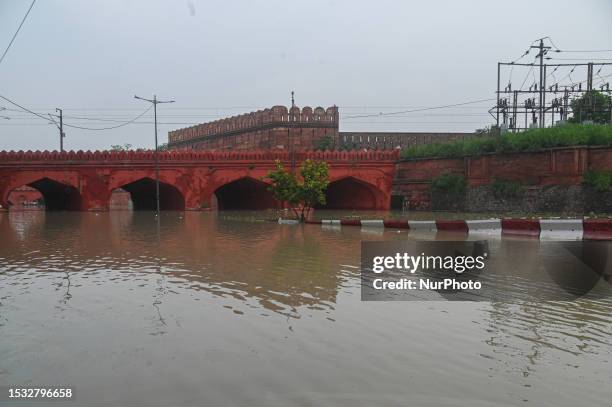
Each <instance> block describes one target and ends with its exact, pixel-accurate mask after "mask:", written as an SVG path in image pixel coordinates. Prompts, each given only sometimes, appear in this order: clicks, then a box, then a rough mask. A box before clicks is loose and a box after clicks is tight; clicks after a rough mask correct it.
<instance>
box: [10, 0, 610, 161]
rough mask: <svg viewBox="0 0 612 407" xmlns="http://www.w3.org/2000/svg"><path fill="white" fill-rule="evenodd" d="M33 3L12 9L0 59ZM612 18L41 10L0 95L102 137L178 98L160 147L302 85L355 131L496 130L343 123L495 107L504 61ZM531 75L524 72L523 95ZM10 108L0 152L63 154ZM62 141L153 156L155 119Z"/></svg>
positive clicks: (300, 96)
mask: <svg viewBox="0 0 612 407" xmlns="http://www.w3.org/2000/svg"><path fill="white" fill-rule="evenodd" d="M30 3H31V0H0V53H1V52H3V51H4V49H5V47H6V46H7V45H8V43H9V41H10V38H11V36H12V35H13V33H14V32H15V30H16V29H17V27H18V25H19V22H20V21H21V19H22V18H23V16H24V14H25V12H26V11H27V9H28V7H29V5H30ZM611 20H612V1H610V0H582V1H576V0H572V1H563V0H555V1H537V2H536V1H533V0H531V1H528V0H515V1H512V2H511V3H509V2H504V3H502V2H497V1H491V0H483V1H457V0H448V1H441V0H439V1H436V0H429V1H399V0H396V1H384V0H377V1H372V0H370V1H361V0H320V1H319V0H309V1H301V2H298V1H290V0H282V1H281V0H278V1H277V0H219V1H210V0H207V1H205V0H190V1H184V0H104V1H94V0H88V1H83V0H38V1H37V2H36V4H35V6H34V8H33V9H32V12H31V13H30V15H29V17H28V19H27V21H26V23H25V24H24V26H23V28H22V30H21V32H20V33H19V35H18V37H17V39H16V40H15V42H14V44H13V46H12V48H11V49H10V51H9V52H8V54H7V56H6V58H5V60H4V62H3V63H2V64H1V65H0V95H3V96H5V97H8V98H9V99H12V100H14V101H15V102H17V103H19V104H21V105H23V106H25V107H27V108H30V109H32V110H34V111H36V112H38V113H40V114H43V115H46V114H47V113H54V109H55V108H56V107H62V108H63V109H64V115H65V117H66V118H65V122H66V123H67V124H71V125H76V126H81V127H92V128H100V127H110V126H116V125H118V124H121V122H124V121H127V120H130V119H131V118H133V117H135V116H137V115H138V114H140V113H142V112H143V111H144V110H145V109H146V108H147V107H148V106H147V104H146V103H144V102H142V101H138V100H135V99H134V98H133V96H134V94H138V95H140V96H144V97H152V95H153V94H154V93H155V94H157V95H158V97H159V98H162V99H174V100H176V103H174V104H171V105H160V106H159V120H160V123H161V124H160V126H159V129H160V138H161V141H166V139H167V132H168V130H171V129H176V128H180V127H186V126H188V125H190V123H199V122H206V121H210V120H214V119H215V118H219V117H224V116H230V115H234V114H239V113H244V112H249V111H252V110H257V109H258V108H265V107H270V106H273V105H277V104H285V105H288V104H289V103H290V92H291V90H294V91H295V94H296V104H298V105H299V106H304V105H310V106H313V107H315V106H317V105H321V106H324V107H327V106H331V105H334V104H336V105H338V106H340V111H341V122H340V129H341V130H344V131H472V130H474V129H476V128H480V127H484V126H486V125H489V124H491V119H490V117H489V116H488V115H487V110H488V108H489V107H491V106H492V102H482V103H477V104H473V105H465V106H462V107H457V108H453V109H440V110H433V111H426V112H419V113H412V114H403V115H396V116H384V117H381V118H371V117H369V118H348V117H346V116H353V115H360V114H363V113H378V112H395V111H401V110H409V109H411V108H413V107H421V106H422V107H427V106H439V105H446V104H454V103H461V102H466V101H473V100H480V99H486V98H493V97H494V96H495V95H494V91H495V85H496V66H497V62H498V61H500V60H501V61H510V60H513V59H516V58H518V57H519V56H521V54H522V53H523V52H524V51H525V50H526V49H527V48H528V47H529V45H530V44H531V43H532V42H533V40H535V39H537V38H540V37H543V36H550V37H551V38H552V40H553V42H554V44H555V45H556V46H557V47H559V48H560V49H563V50H604V49H612V24H610V21H611ZM556 56H558V57H559V58H561V57H566V58H570V57H573V58H586V57H590V56H593V57H595V58H600V59H603V58H612V53H594V54H584V53H573V54H571V53H570V54H563V53H560V54H557V55H556ZM532 60H533V55H530V56H528V57H525V58H524V60H523V61H524V62H531V61H532ZM523 61H521V62H523ZM611 61H612V60H611ZM611 73H612V69H610V68H607V69H604V70H602V71H601V72H600V75H601V76H603V77H605V76H606V75H609V74H611ZM565 74H566V73H565V72H558V76H557V77H556V78H557V79H561V78H563V76H564V75H565ZM575 75H578V76H579V74H578V73H576V74H575ZM525 78H527V85H526V86H528V85H529V84H530V82H531V81H532V79H531V78H530V77H529V76H528V75H525V73H524V72H522V71H521V72H518V71H517V72H513V79H512V81H513V84H514V87H517V86H519V85H520V84H521V83H522V82H523V81H524V80H525ZM506 80H508V79H505V81H506ZM568 80H569V79H568ZM571 80H576V81H577V80H578V79H576V78H574V77H572V78H571ZM2 107H4V108H6V109H7V110H2V111H0V149H9V150H10V149H16V150H18V149H57V148H58V147H59V141H58V135H57V134H58V131H57V128H56V127H55V126H54V125H52V124H48V123H47V122H46V121H44V120H42V119H39V118H37V117H35V116H32V115H30V114H28V113H20V112H16V111H13V110H11V109H15V107H14V106H12V105H10V104H9V103H8V102H5V101H2V100H0V109H2ZM7 117H8V118H9V119H7ZM66 135H67V137H66V139H65V145H66V147H67V148H69V149H83V150H86V149H105V148H108V147H110V146H111V145H112V144H123V143H130V144H132V145H134V146H137V147H151V146H152V144H153V125H152V112H150V113H148V114H147V115H145V116H143V117H142V118H141V119H138V120H137V121H136V122H135V123H134V124H131V125H128V126H124V127H121V128H118V129H113V130H105V131H87V130H80V129H75V128H66Z"/></svg>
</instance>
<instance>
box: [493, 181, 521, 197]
mask: <svg viewBox="0 0 612 407" xmlns="http://www.w3.org/2000/svg"><path fill="white" fill-rule="evenodd" d="M491 190H492V191H493V195H495V197H497V198H501V199H508V198H517V197H519V196H521V195H522V194H523V192H524V191H525V186H524V185H523V184H521V183H520V182H517V181H511V180H507V179H503V178H494V179H493V182H492V183H491Z"/></svg>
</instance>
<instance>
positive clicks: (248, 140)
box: [168, 106, 339, 150]
mask: <svg viewBox="0 0 612 407" xmlns="http://www.w3.org/2000/svg"><path fill="white" fill-rule="evenodd" d="M338 124H339V119H338V108H337V107H336V106H332V107H328V108H327V109H324V108H322V107H317V108H315V109H312V108H310V107H308V106H305V107H304V108H302V109H300V108H299V107H297V106H293V107H291V108H290V109H287V108H286V107H285V106H274V107H272V108H270V109H264V110H258V111H256V112H251V113H246V114H242V115H239V116H233V117H229V118H226V119H222V120H216V121H213V122H210V123H203V124H198V125H196V126H192V127H187V128H184V129H179V130H174V131H171V132H169V133H168V146H169V148H193V149H196V150H221V149H233V150H253V149H257V150H277V149H279V150H290V149H300V150H312V149H314V148H315V146H316V143H317V142H318V141H320V140H322V139H325V138H329V139H330V140H331V141H332V142H333V143H337V142H338Z"/></svg>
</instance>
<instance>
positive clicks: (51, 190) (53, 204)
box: [3, 174, 82, 211]
mask: <svg viewBox="0 0 612 407" xmlns="http://www.w3.org/2000/svg"><path fill="white" fill-rule="evenodd" d="M24 185H27V186H29V187H31V188H34V189H36V190H37V191H38V192H40V194H41V195H42V198H43V200H44V205H45V209H46V210H48V211H79V210H81V203H82V197H81V193H80V191H79V190H78V188H77V187H76V186H75V185H73V184H72V183H71V182H69V181H67V180H64V179H58V178H56V177H54V176H53V175H36V174H35V175H26V176H24V177H19V181H17V182H15V183H14V185H11V186H9V187H8V188H7V189H6V192H5V194H6V196H5V197H3V200H4V201H5V202H7V203H8V196H9V195H10V193H11V192H12V191H13V190H15V189H17V188H19V187H22V186H24ZM9 204H10V203H9Z"/></svg>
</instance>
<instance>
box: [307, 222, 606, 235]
mask: <svg viewBox="0 0 612 407" xmlns="http://www.w3.org/2000/svg"><path fill="white" fill-rule="evenodd" d="M306 223H307V224H314V225H336V226H360V227H362V228H384V229H408V230H413V231H419V232H433V233H436V232H457V233H466V234H489V235H490V234H502V235H510V236H512V235H515V236H523V237H533V238H541V239H563V240H581V239H585V240H612V218H589V219H514V218H505V219H476V220H444V219H440V220H406V219H353V218H351V219H311V220H307V221H306Z"/></svg>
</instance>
